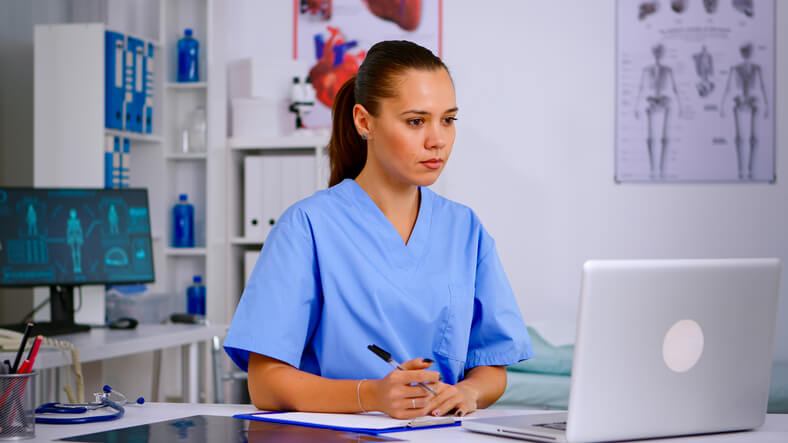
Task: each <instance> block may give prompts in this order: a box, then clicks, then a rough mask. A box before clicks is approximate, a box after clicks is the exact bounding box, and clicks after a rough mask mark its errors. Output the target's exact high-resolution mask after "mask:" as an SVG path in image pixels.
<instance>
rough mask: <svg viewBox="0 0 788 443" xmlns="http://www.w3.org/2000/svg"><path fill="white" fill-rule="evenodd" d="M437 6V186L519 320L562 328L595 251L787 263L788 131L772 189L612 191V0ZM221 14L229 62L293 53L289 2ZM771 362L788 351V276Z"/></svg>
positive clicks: (784, 12)
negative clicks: (506, 284)
mask: <svg viewBox="0 0 788 443" xmlns="http://www.w3.org/2000/svg"><path fill="white" fill-rule="evenodd" d="M777 3H778V5H777V6H778V8H777V15H778V17H777V42H778V50H777V54H778V55H777V57H778V60H777V71H778V72H786V70H788V53H786V51H785V50H784V49H782V48H784V47H783V46H780V45H781V44H782V45H785V44H786V43H788V26H786V25H788V7H786V6H788V5H786V4H785V3H782V2H777ZM443 4H444V7H443V10H444V16H443V18H444V19H443V23H444V35H443V42H444V44H443V48H444V49H443V51H444V53H443V58H444V60H445V61H446V63H447V64H448V66H449V68H450V70H451V72H452V75H453V77H454V81H455V84H456V87H457V101H458V106H459V107H460V113H459V119H460V120H459V122H458V129H457V140H456V142H455V146H454V153H453V154H452V159H451V162H450V163H449V164H448V166H447V168H446V171H445V172H444V175H443V177H441V179H440V180H439V181H438V183H436V185H435V188H436V190H438V192H441V193H442V194H444V195H445V196H446V197H448V198H451V199H453V200H457V201H460V202H463V203H465V204H468V205H469V206H471V207H472V208H474V209H475V210H476V212H477V213H478V214H479V216H480V217H481V218H482V220H483V222H484V223H485V226H486V227H487V229H488V230H489V231H490V232H491V233H492V235H493V236H494V237H495V239H496V241H497V244H498V248H499V252H500V255H501V259H502V261H503V263H504V266H505V268H506V271H507V274H508V276H509V279H510V281H511V283H512V286H513V288H514V291H515V294H516V295H517V299H518V301H519V304H520V307H521V309H522V312H523V314H524V316H525V319H526V321H528V322H534V323H545V322H547V323H550V324H552V325H558V326H560V328H559V333H558V334H556V337H558V336H559V335H563V336H571V335H572V334H573V333H574V321H575V316H576V314H577V301H578V296H579V290H580V270H581V265H582V263H583V261H585V260H587V259H591V258H675V257H683V258H695V257H698V258H700V257H752V256H776V257H780V258H782V259H783V260H784V261H788V235H786V232H787V231H788V183H785V180H784V179H782V177H786V176H788V170H786V168H788V164H786V161H785V158H784V157H783V156H782V155H780V152H783V150H784V149H786V148H788V146H786V145H788V139H787V138H786V137H785V133H784V129H783V128H780V126H779V124H778V129H777V140H778V146H777V152H778V154H777V177H778V181H777V184H775V185H765V184H763V185H761V184H755V185H753V184H747V185H743V184H742V185H739V184H715V185H702V184H696V185H677V184H663V185H631V184H630V185H616V184H614V182H613V175H614V171H613V169H614V138H613V137H614V120H613V116H614V87H615V85H614V57H615V53H614V47H615V40H614V39H615V20H614V17H615V2H614V1H613V0H605V1H601V0H598V1H593V2H589V1H587V0H549V1H548V0H541V1H527V2H524V1H518V0H505V1H504V0H498V1H494V2H484V8H483V10H481V6H480V5H481V2H478V1H473V0H450V1H448V0H447V1H444V2H443ZM229 7H230V11H229V14H228V19H229V20H230V23H229V24H228V29H229V30H230V32H229V34H228V36H227V39H228V45H229V48H228V55H229V57H228V62H232V61H233V60H235V59H239V58H243V57H248V56H250V55H253V54H259V53H265V54H266V56H267V57H270V58H272V59H273V58H283V57H284V58H286V57H289V56H290V54H291V52H290V51H291V46H290V38H291V37H290V36H291V35H292V18H291V17H292V16H291V14H292V9H291V8H292V4H291V3H290V2H287V1H282V2H265V3H264V4H263V3H262V2H254V1H252V0H243V1H240V0H237V1H234V2H231V4H230V5H229ZM778 83H779V84H778V85H777V88H778V93H779V97H778V98H777V100H776V102H777V109H776V115H777V117H778V118H779V119H780V120H781V121H783V122H785V121H786V120H785V117H783V116H784V115H786V113H788V109H786V107H787V106H788V80H787V79H786V77H785V76H784V75H783V76H782V77H778ZM491 197H492V198H491ZM710 308H713V307H710ZM775 356H776V358H778V359H781V360H788V285H784V287H783V289H782V293H781V305H780V310H779V313H778V338H777V342H776V347H775Z"/></svg>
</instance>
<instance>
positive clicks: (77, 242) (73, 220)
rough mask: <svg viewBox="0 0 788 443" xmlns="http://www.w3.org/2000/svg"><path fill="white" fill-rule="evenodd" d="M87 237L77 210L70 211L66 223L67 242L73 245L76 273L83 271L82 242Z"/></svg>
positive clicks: (72, 256)
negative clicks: (83, 231) (83, 233)
mask: <svg viewBox="0 0 788 443" xmlns="http://www.w3.org/2000/svg"><path fill="white" fill-rule="evenodd" d="M84 242H85V238H84V236H83V235H82V224H81V223H80V222H79V218H77V210H76V209H71V210H69V211H68V222H67V225H66V243H67V244H68V246H69V247H71V261H72V262H73V263H74V274H81V273H82V243H84Z"/></svg>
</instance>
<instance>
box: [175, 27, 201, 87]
mask: <svg viewBox="0 0 788 443" xmlns="http://www.w3.org/2000/svg"><path fill="white" fill-rule="evenodd" d="M183 34H184V37H183V38H181V39H180V40H178V81H179V82H198V81H200V70H199V67H198V65H197V55H198V53H199V51H200V43H199V42H197V39H195V38H194V37H192V30H191V29H189V28H186V30H185V31H183Z"/></svg>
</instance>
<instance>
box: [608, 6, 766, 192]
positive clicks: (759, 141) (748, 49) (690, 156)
mask: <svg viewBox="0 0 788 443" xmlns="http://www.w3.org/2000/svg"><path fill="white" fill-rule="evenodd" d="M616 14H617V35H616V135H615V136H616V153H615V154H616V155H615V157H616V172H615V179H616V181H617V182H654V183H664V182H705V183H708V182H736V183H764V182H767V183H773V182H774V181H775V96H776V95H775V1H774V0H619V1H618V2H617V11H616Z"/></svg>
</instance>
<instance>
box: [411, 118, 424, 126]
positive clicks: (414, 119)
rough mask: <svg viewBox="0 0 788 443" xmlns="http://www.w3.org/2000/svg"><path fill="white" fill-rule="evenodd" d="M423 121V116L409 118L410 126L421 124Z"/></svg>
mask: <svg viewBox="0 0 788 443" xmlns="http://www.w3.org/2000/svg"><path fill="white" fill-rule="evenodd" d="M422 123H424V119H421V118H412V119H410V120H408V124H409V125H410V126H420V125H421V124H422Z"/></svg>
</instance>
